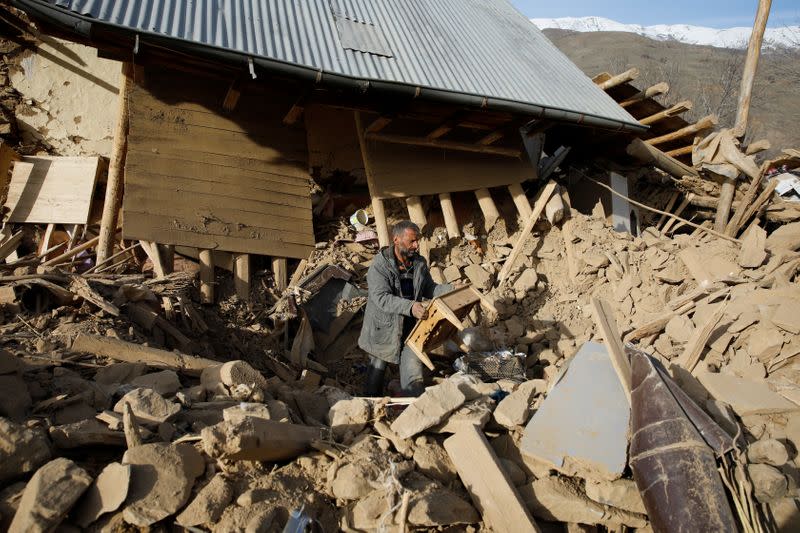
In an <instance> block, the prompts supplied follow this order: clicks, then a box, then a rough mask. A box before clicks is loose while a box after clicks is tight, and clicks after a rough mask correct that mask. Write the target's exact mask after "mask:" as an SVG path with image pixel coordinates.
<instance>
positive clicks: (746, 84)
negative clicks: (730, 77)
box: [733, 0, 772, 138]
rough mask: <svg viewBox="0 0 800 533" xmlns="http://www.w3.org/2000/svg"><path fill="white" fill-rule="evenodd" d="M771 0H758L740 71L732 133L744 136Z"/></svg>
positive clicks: (739, 136)
mask: <svg viewBox="0 0 800 533" xmlns="http://www.w3.org/2000/svg"><path fill="white" fill-rule="evenodd" d="M771 6H772V0H759V2H758V11H756V19H755V22H753V33H751V34H750V43H749V44H748V46H747V58H746V59H745V62H744V72H742V84H741V86H740V87H739V107H738V108H737V109H736V124H735V125H734V127H733V134H734V135H735V136H736V137H738V138H742V137H744V134H745V132H746V131H747V119H748V117H749V115H750V98H751V97H752V95H753V82H754V81H755V78H756V69H758V59H759V57H760V56H761V43H762V42H763V40H764V31H765V30H766V28H767V19H769V10H770V7H771Z"/></svg>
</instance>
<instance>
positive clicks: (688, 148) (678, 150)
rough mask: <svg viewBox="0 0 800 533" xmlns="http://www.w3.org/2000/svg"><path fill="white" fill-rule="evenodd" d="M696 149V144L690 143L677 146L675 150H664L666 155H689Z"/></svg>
mask: <svg viewBox="0 0 800 533" xmlns="http://www.w3.org/2000/svg"><path fill="white" fill-rule="evenodd" d="M693 150H694V145H693V144H690V145H689V146H684V147H682V148H676V149H674V150H670V151H669V152H664V153H665V154H666V155H668V156H670V157H680V156H682V155H689V154H691V153H692V151H693Z"/></svg>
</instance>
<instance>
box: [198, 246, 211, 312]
mask: <svg viewBox="0 0 800 533" xmlns="http://www.w3.org/2000/svg"><path fill="white" fill-rule="evenodd" d="M199 255H200V301H201V302H202V303H204V304H213V303H214V258H213V256H212V255H211V250H200V253H199Z"/></svg>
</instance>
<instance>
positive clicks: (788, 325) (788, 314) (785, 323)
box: [770, 300, 800, 335]
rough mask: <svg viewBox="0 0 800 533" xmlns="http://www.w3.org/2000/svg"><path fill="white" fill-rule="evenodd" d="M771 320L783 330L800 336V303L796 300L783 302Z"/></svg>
mask: <svg viewBox="0 0 800 533" xmlns="http://www.w3.org/2000/svg"><path fill="white" fill-rule="evenodd" d="M770 320H772V323H773V324H775V325H776V326H778V327H779V328H781V329H782V330H785V331H788V332H789V333H791V334H793V335H798V334H800V303H798V302H797V301H794V300H790V301H786V302H783V303H782V304H780V305H779V306H778V308H777V309H776V310H775V313H774V314H773V315H772V317H771V318H770Z"/></svg>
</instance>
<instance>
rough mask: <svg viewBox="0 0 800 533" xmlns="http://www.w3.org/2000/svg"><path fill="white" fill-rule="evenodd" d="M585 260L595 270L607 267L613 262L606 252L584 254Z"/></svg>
mask: <svg viewBox="0 0 800 533" xmlns="http://www.w3.org/2000/svg"><path fill="white" fill-rule="evenodd" d="M583 260H584V262H585V263H586V264H587V265H589V266H591V267H592V268H594V269H595V270H598V269H600V268H604V267H607V266H608V265H609V264H611V261H609V259H608V257H607V256H606V255H605V254H596V253H590V254H585V255H584V256H583Z"/></svg>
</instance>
